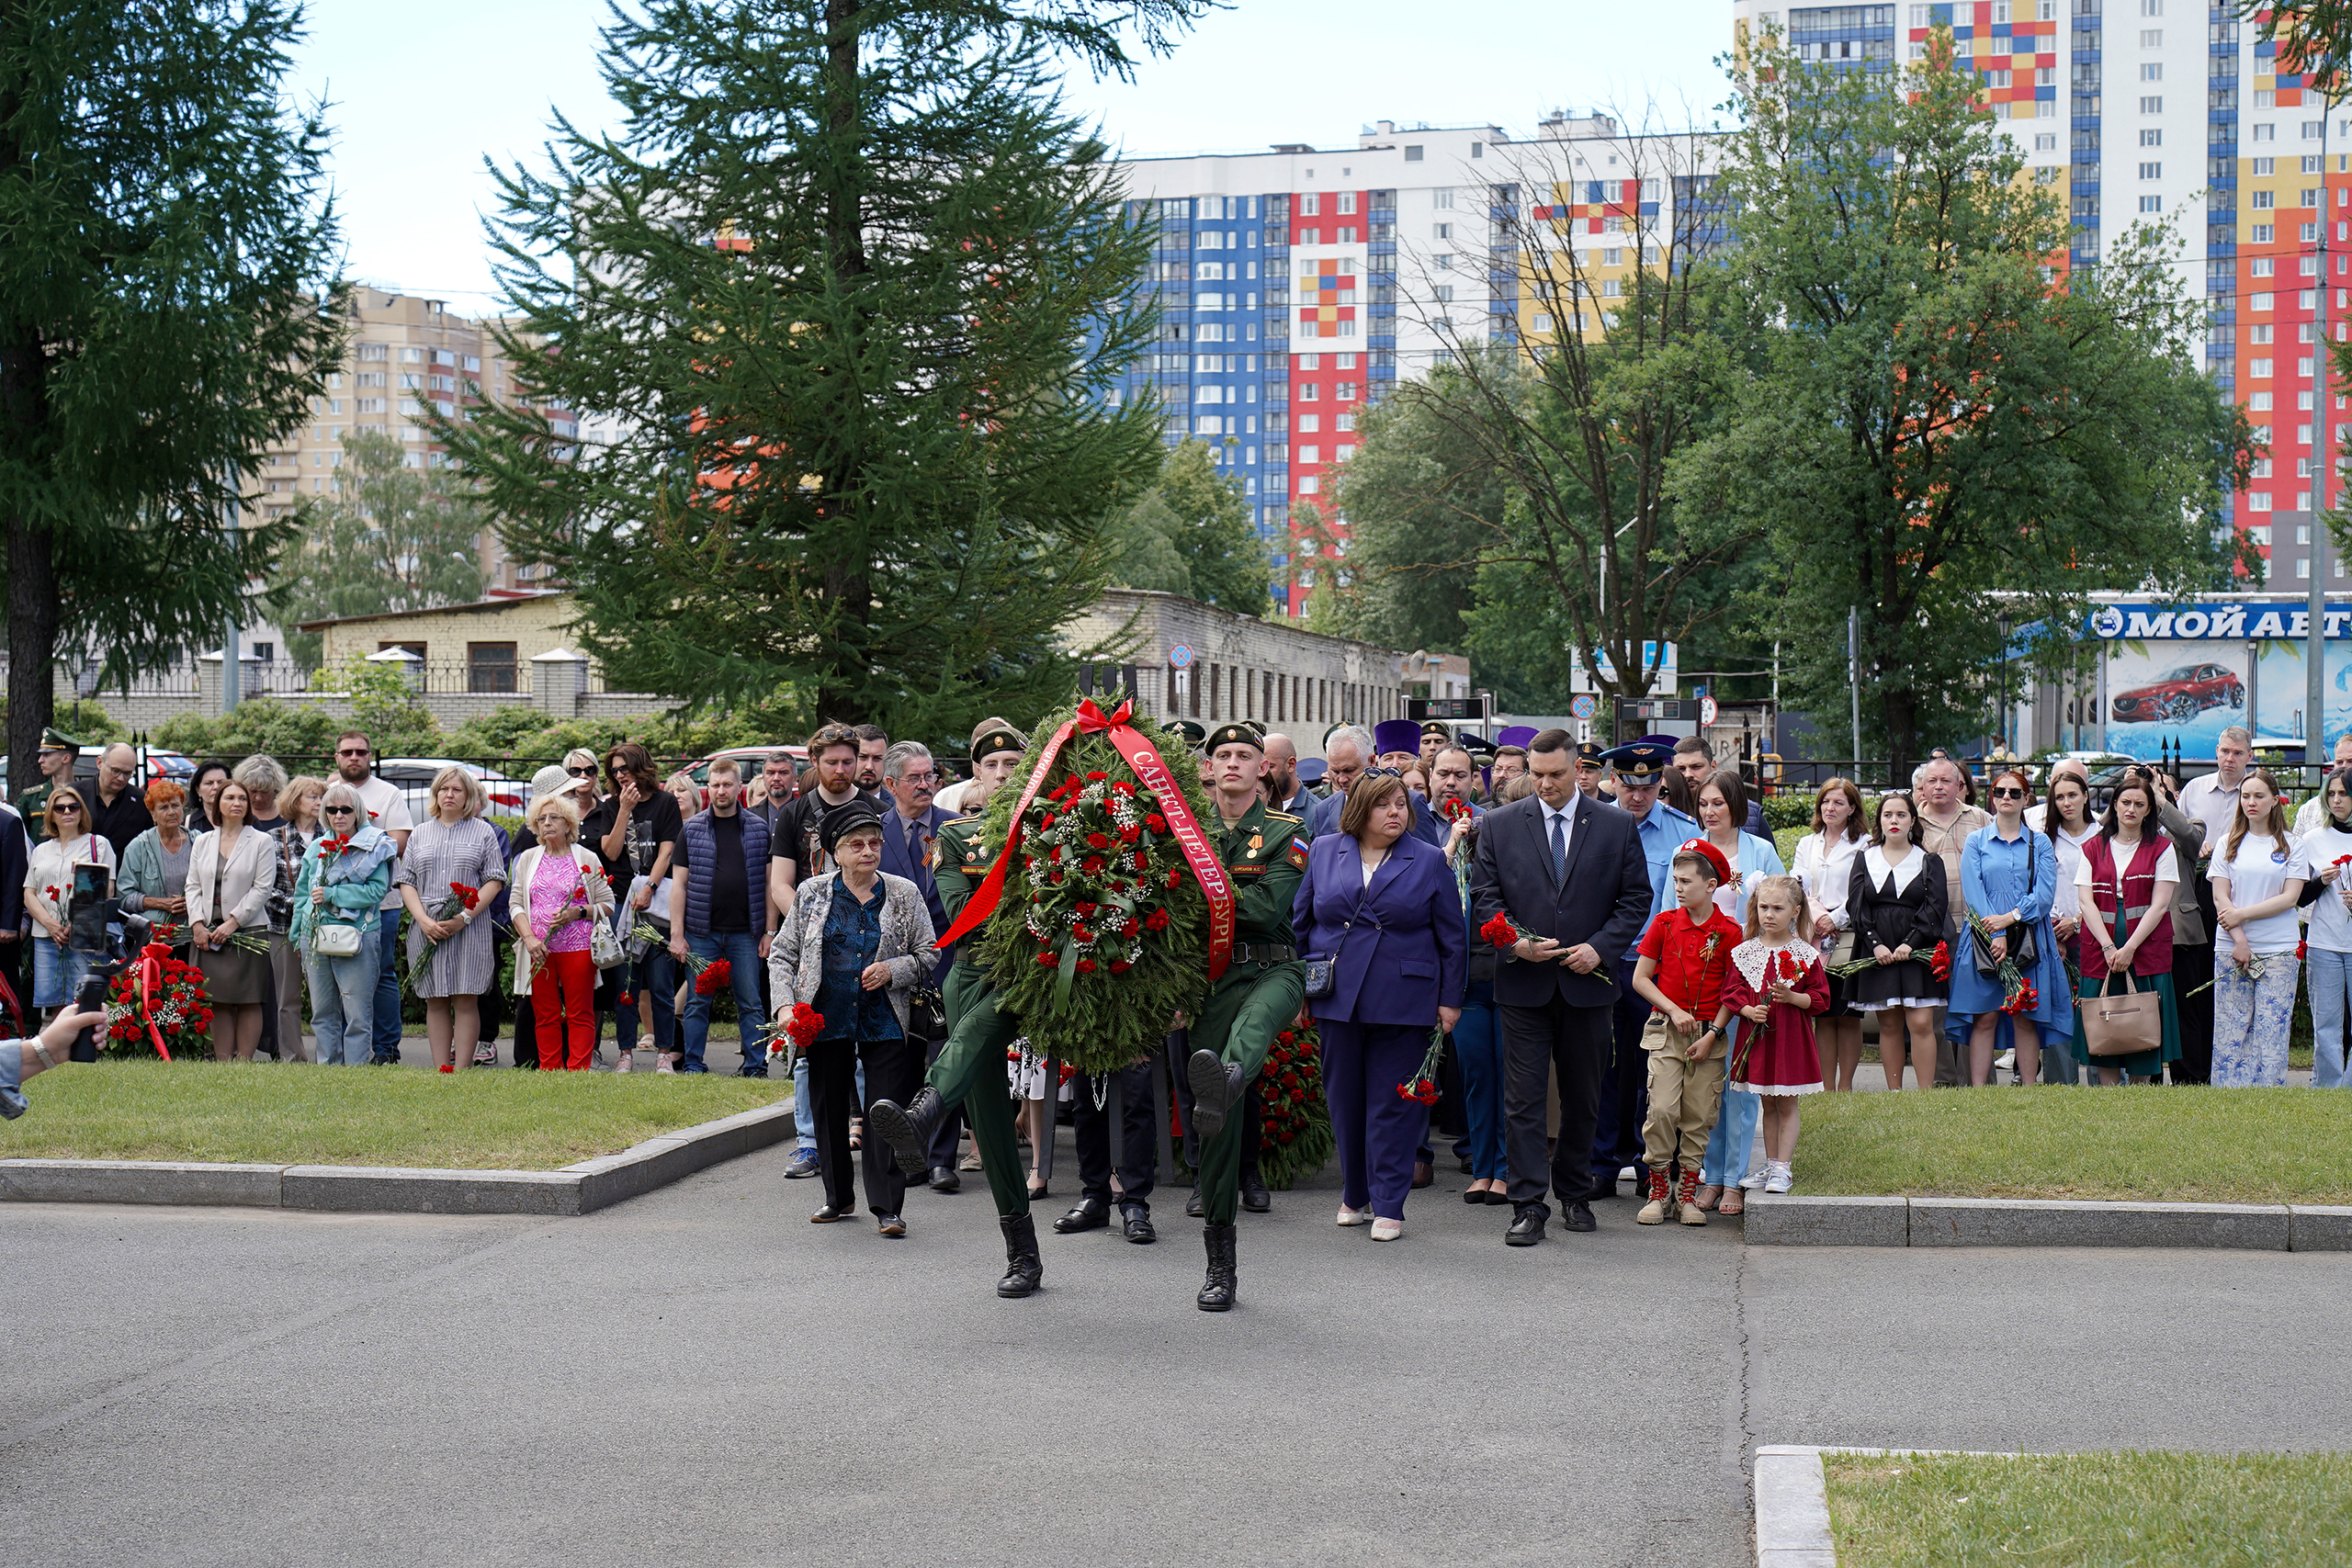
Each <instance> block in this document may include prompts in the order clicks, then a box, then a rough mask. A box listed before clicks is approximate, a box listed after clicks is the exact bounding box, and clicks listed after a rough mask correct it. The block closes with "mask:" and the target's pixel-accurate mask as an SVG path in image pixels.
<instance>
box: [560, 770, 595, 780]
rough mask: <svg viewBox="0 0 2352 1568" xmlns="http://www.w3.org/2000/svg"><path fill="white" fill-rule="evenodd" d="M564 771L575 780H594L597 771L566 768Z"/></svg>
mask: <svg viewBox="0 0 2352 1568" xmlns="http://www.w3.org/2000/svg"><path fill="white" fill-rule="evenodd" d="M563 771H564V772H565V773H570V774H571V776H572V777H573V778H575V779H593V778H594V777H595V776H596V770H595V769H594V768H566V769H564V770H563Z"/></svg>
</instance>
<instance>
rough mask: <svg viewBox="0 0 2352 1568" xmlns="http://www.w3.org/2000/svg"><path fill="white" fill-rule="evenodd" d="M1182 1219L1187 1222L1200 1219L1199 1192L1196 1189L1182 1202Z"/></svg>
mask: <svg viewBox="0 0 2352 1568" xmlns="http://www.w3.org/2000/svg"><path fill="white" fill-rule="evenodd" d="M1184 1217H1185V1218H1186V1219H1188V1220H1197V1219H1199V1218H1200V1217H1201V1190H1200V1189H1199V1188H1197V1187H1195V1188H1193V1195H1192V1196H1191V1197H1189V1198H1187V1199H1185V1200H1184Z"/></svg>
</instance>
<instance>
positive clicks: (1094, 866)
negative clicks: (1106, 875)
mask: <svg viewBox="0 0 2352 1568" xmlns="http://www.w3.org/2000/svg"><path fill="white" fill-rule="evenodd" d="M1078 869H1079V870H1080V871H1082V872H1084V873H1085V874H1087V875H1089V876H1100V875H1102V874H1103V857H1102V856H1100V855H1089V856H1087V857H1086V858H1085V859H1084V860H1082V861H1080V863H1079V865H1078Z"/></svg>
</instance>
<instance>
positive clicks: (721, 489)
mask: <svg viewBox="0 0 2352 1568" xmlns="http://www.w3.org/2000/svg"><path fill="white" fill-rule="evenodd" d="M1195 9H1197V6H1196V5H1195V4H1194V3H1193V0H1131V3H1130V4H1126V5H1121V6H1109V5H1103V6H1095V5H1091V4H1089V3H1087V0H1034V3H1027V0H1022V3H1014V0H1005V3H992V4H991V3H978V0H653V3H650V4H648V5H647V6H644V7H643V9H642V11H641V13H639V14H627V13H616V17H615V19H614V21H613V22H612V23H611V24H610V25H609V26H608V27H607V28H606V29H605V56H604V71H605V79H606V81H607V82H608V83H609V85H610V86H611V89H612V93H613V96H614V97H615V98H616V101H617V102H618V103H619V105H620V108H621V122H620V126H619V129H618V130H617V131H616V132H615V133H614V134H613V135H611V136H610V137H596V136H591V135H589V134H586V133H584V132H582V131H579V130H575V129H574V128H572V127H571V126H570V125H568V124H561V123H559V125H558V127H557V135H556V138H555V143H554V147H553V150H552V164H551V166H550V167H549V168H548V169H547V170H546V171H545V172H543V173H531V172H526V171H520V170H517V171H515V172H512V173H510V174H508V175H504V176H503V183H504V192H503V207H504V212H503V220H502V222H501V223H500V225H499V231H500V243H501V245H502V247H503V252H504V258H505V259H504V263H503V281H504V283H505V285H506V287H507V288H508V290H509V291H510V293H511V294H512V295H513V297H514V298H515V300H516V301H517V303H518V304H519V305H520V306H521V308H522V310H521V316H520V319H519V320H518V321H516V323H515V327H516V329H517V330H516V332H515V333H514V334H513V336H512V338H511V341H510V343H509V348H510V352H514V353H516V354H517V355H526V342H527V341H532V340H536V341H537V342H540V343H543V344H545V345H546V346H545V349H544V351H543V352H541V353H538V354H537V355H536V363H535V365H534V368H533V370H532V376H533V377H534V378H536V380H537V386H536V387H535V388H534V389H533V391H534V392H535V393H536V394H544V397H541V396H534V397H533V398H532V399H531V401H535V402H540V401H544V402H547V403H551V404H553V405H555V406H560V407H563V408H567V409H571V410H576V411H579V412H581V413H582V415H584V416H586V425H585V429H586V431H587V434H583V436H582V437H581V438H580V439H578V440H577V441H575V440H574V439H573V438H572V437H571V436H570V435H569V434H560V433H558V432H555V431H553V430H551V429H550V428H549V426H548V422H547V420H546V418H545V415H544V413H542V412H534V411H533V410H531V409H529V408H515V407H507V408H504V409H501V410H499V411H496V412H491V413H489V414H486V415H485V416H483V417H481V419H480V420H478V421H477V422H476V423H471V424H465V425H455V426H445V429H446V430H447V439H448V440H449V442H450V445H451V447H452V450H453V451H454V452H455V453H456V454H457V456H458V457H459V458H460V459H461V460H463V461H464V462H466V463H467V464H468V465H469V467H470V468H472V469H473V470H474V471H475V474H476V476H477V478H478V479H480V480H481V484H482V486H483V490H484V493H485V495H486V497H487V498H488V500H489V501H490V502H491V504H492V507H493V509H494V510H496V511H497V512H498V513H500V514H501V515H502V516H503V517H504V518H505V519H506V520H507V523H506V528H507V536H508V540H509V544H510V547H512V549H513V550H514V551H515V554H516V555H517V556H518V557H521V558H527V559H535V560H538V561H543V562H545V563H547V564H548V565H550V566H552V567H554V568H555V569H556V570H557V572H558V573H559V574H560V576H561V577H562V578H563V579H564V580H566V581H569V582H570V584H571V586H572V588H573V589H574V590H575V591H576V592H578V594H579V596H580V600H581V603H582V624H581V626H580V627H579V638H580V641H581V643H582V646H583V647H584V648H585V649H587V650H588V651H590V652H592V653H593V654H594V655H595V656H596V658H597V659H598V660H601V661H602V662H603V664H604V665H605V668H606V669H607V670H608V671H612V672H613V674H614V675H615V677H616V679H619V680H622V681H626V682H628V683H629V684H630V685H632V686H635V687H636V688H638V689H639V690H646V691H660V692H666V693H671V694H675V695H677V696H680V697H682V698H684V699H687V700H688V701H690V702H693V703H697V704H704V705H713V704H722V703H729V702H750V703H754V704H760V705H773V706H775V707H776V708H777V709H778V710H780V712H781V713H782V714H785V715H788V716H791V717H792V718H794V719H797V720H801V721H807V720H814V719H818V718H820V717H821V718H838V717H847V716H855V717H857V718H861V719H870V720H873V721H875V722H877V723H880V724H882V725H884V726H885V727H887V728H889V729H890V730H891V732H892V733H893V734H901V733H903V734H909V735H922V736H927V737H933V738H945V737H950V736H955V735H958V734H960V733H961V732H962V730H963V728H964V727H965V726H967V725H968V724H969V723H971V722H972V721H974V720H975V719H977V718H978V717H979V716H982V715H983V714H984V713H986V712H989V711H994V710H998V709H1002V710H1004V711H1007V712H1017V711H1022V710H1027V711H1032V712H1034V711H1035V710H1036V709H1038V708H1040V707H1045V706H1049V705H1051V702H1052V699H1053V697H1054V696H1055V695H1056V694H1057V693H1058V692H1059V691H1061V690H1066V689H1067V682H1068V677H1069V666H1068V664H1067V661H1066V660H1065V659H1064V657H1063V656H1062V654H1061V653H1060V651H1059V650H1058V649H1057V645H1056V642H1055V634H1056V631H1057V628H1058V627H1059V626H1062V625H1063V624H1064V623H1065V622H1066V621H1067V620H1068V619H1069V616H1070V615H1071V614H1072V613H1073V612H1074V611H1076V610H1077V609H1078V608H1080V606H1081V605H1083V604H1085V603H1086V602H1087V601H1088V600H1089V599H1090V598H1091V597H1092V595H1093V594H1094V593H1095V592H1096V591H1097V590H1098V589H1099V587H1100V586H1101V583H1102V581H1103V574H1104V571H1105V570H1106V564H1107V557H1108V555H1109V551H1108V549H1107V548H1106V541H1105V540H1104V538H1103V522H1102V520H1103V518H1104V517H1105V515H1106V514H1107V513H1110V512H1111V511H1112V510H1113V509H1114V507H1115V506H1117V505H1119V504H1121V503H1123V502H1132V501H1133V500H1134V499H1135V498H1136V496H1137V495H1139V494H1140V493H1141V492H1142V491H1143V490H1144V489H1145V488H1146V487H1148V485H1150V484H1151V483H1152V481H1153V480H1154V479H1155V478H1156V477H1157V475H1158V472H1159V457H1160V446H1159V428H1160V425H1159V411H1158V409H1157V408H1156V407H1154V406H1152V405H1150V404H1148V403H1135V404H1130V405H1128V406H1126V407H1125V408H1115V409H1114V408H1111V407H1108V406H1106V399H1105V397H1104V394H1105V393H1106V392H1107V390H1108V389H1110V388H1111V387H1112V386H1113V385H1114V382H1115V380H1116V378H1117V376H1118V374H1119V372H1120V370H1121V369H1122V368H1123V367H1125V364H1126V363H1127V362H1128V361H1129V360H1130V359H1131V358H1132V357H1133V356H1134V355H1135V354H1136V353H1137V352H1138V351H1139V350H1140V349H1141V348H1142V346H1143V345H1144V344H1146V343H1147V342H1148V341H1149V338H1150V336H1151V334H1152V333H1153V331H1154V322H1153V320H1152V317H1151V314H1150V312H1149V310H1148V309H1143V308H1138V307H1137V306H1136V304H1135V303H1134V301H1135V300H1136V299H1137V298H1138V297H1139V294H1140V291H1139V290H1137V289H1136V287H1135V286H1136V282H1137V281H1138V279H1139V278H1140V276H1141V275H1142V272H1143V269H1144V266H1145V265H1146V263H1147V260H1148V254H1149V250H1150V245H1151V236H1150V232H1149V231H1148V228H1147V227H1145V226H1143V225H1139V224H1136V223H1134V222H1130V221H1128V220H1125V217H1124V216H1123V211H1122V207H1121V199H1120V198H1121V194H1122V193H1121V192H1120V191H1119V190H1118V188H1117V186H1116V184H1115V175H1114V172H1113V170H1112V168H1111V167H1110V165H1109V164H1108V163H1107V161H1106V153H1105V151H1104V149H1103V147H1102V146H1101V145H1100V144H1099V143H1097V142H1095V141H1091V139H1090V138H1089V137H1088V136H1087V135H1086V134H1085V131H1084V128H1083V127H1082V126H1080V124H1079V123H1078V122H1077V121H1076V120H1075V119H1073V118H1071V117H1070V116H1069V114H1068V113H1066V112H1065V111H1064V110H1063V108H1062V107H1061V106H1060V103H1059V100H1058V97H1057V88H1056V79H1055V72H1056V70H1057V63H1058V62H1059V61H1060V60H1062V59H1065V58H1069V57H1076V58H1078V59H1080V60H1083V61H1085V62H1087V63H1089V64H1091V66H1093V67H1094V68H1096V69H1098V70H1106V71H1112V72H1124V71H1125V69H1126V67H1127V63H1128V60H1129V56H1128V54H1127V52H1126V48H1125V41H1124V40H1125V39H1137V40H1139V44H1140V47H1143V48H1147V49H1156V48H1159V47H1161V46H1162V45H1164V43H1165V41H1166V39H1167V38H1168V36H1169V33H1170V29H1172V28H1181V27H1182V26H1183V25H1185V24H1186V23H1187V22H1189V20H1190V18H1191V15H1192V14H1193V11H1194V10H1195ZM1129 29H1132V30H1129ZM599 432H602V433H603V434H602V435H601V436H600V435H599V434H598V433H599Z"/></svg>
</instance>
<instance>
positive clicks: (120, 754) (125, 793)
mask: <svg viewBox="0 0 2352 1568" xmlns="http://www.w3.org/2000/svg"><path fill="white" fill-rule="evenodd" d="M138 771H139V753H138V752H136V751H134V750H131V749H130V747H128V746H126V745H124V744H122V743H121V742H120V741H117V742H115V744H113V745H111V746H109V747H107V749H106V750H105V751H103V752H101V753H100V754H99V757H98V787H97V788H96V790H95V791H93V792H92V794H91V797H90V826H91V827H92V828H94V829H96V830H97V833H98V836H99V837H100V838H102V839H104V840H106V841H107V843H109V844H112V845H113V846H114V852H115V855H116V858H117V859H118V860H119V859H120V858H121V855H122V852H123V851H125V850H127V849H129V848H130V840H133V839H135V838H137V837H139V835H140V834H141V833H143V832H145V831H146V830H147V829H150V828H153V826H154V825H155V818H153V816H151V815H149V813H148V810H147V803H146V802H145V801H144V800H141V798H140V792H139V791H138V790H135V789H133V788H131V787H130V779H131V775H132V774H134V773H137V772H138ZM258 815H259V809H258V804H256V808H255V816H256V817H257V816H258ZM251 825H252V826H255V827H262V826H266V824H264V823H261V822H258V821H254V822H252V824H251Z"/></svg>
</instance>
